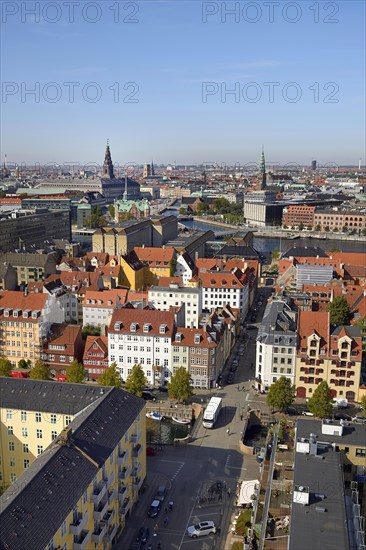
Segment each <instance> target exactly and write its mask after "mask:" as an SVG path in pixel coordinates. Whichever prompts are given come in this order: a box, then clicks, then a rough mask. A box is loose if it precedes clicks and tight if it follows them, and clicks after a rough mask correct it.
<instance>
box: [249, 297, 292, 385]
mask: <svg viewBox="0 0 366 550" xmlns="http://www.w3.org/2000/svg"><path fill="white" fill-rule="evenodd" d="M296 328H297V327H296V313H295V311H292V309H291V307H290V305H289V304H287V303H286V302H284V301H282V300H274V301H273V302H271V303H268V304H267V306H266V309H265V312H264V316H263V319H262V322H261V325H260V327H259V330H258V336H257V346H256V364H255V377H256V383H257V387H258V388H259V389H264V390H268V388H269V387H270V386H271V385H272V384H273V383H274V382H276V381H277V380H278V379H279V378H281V376H285V377H286V378H288V379H289V380H291V383H292V384H294V383H295V369H296V346H297V332H296Z"/></svg>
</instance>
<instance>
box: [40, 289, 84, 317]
mask: <svg viewBox="0 0 366 550" xmlns="http://www.w3.org/2000/svg"><path fill="white" fill-rule="evenodd" d="M43 293H44V294H48V295H49V296H54V297H55V298H56V300H57V301H58V302H59V304H60V307H61V309H62V310H63V312H64V315H65V323H70V322H72V321H74V322H77V321H78V299H77V296H76V294H75V293H74V292H71V291H70V290H68V289H67V288H66V287H65V286H64V285H63V284H62V282H61V280H60V279H56V280H54V281H50V282H49V283H45V284H44V285H43Z"/></svg>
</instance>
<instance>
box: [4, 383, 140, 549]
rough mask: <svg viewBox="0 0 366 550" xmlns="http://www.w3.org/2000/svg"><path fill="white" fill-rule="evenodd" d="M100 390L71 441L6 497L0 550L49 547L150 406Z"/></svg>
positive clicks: (57, 446) (55, 445) (54, 448)
mask: <svg viewBox="0 0 366 550" xmlns="http://www.w3.org/2000/svg"><path fill="white" fill-rule="evenodd" d="M17 381H18V380H17ZM54 384H55V385H57V384H56V383H54ZM68 385H69V386H79V384H68ZM100 390H102V391H104V394H102V395H101V394H100ZM98 391H99V399H98V400H97V401H95V402H94V403H93V404H92V405H91V406H89V407H87V408H86V409H84V410H83V411H82V412H81V413H80V414H79V415H78V416H77V417H76V418H75V420H74V421H73V422H72V423H71V424H70V426H69V427H70V428H72V430H73V433H72V436H71V441H70V443H67V444H66V445H65V444H62V442H61V440H60V438H58V439H56V440H55V441H53V442H52V444H51V445H50V446H49V447H48V449H46V451H45V452H44V453H43V454H42V455H41V456H40V457H38V458H37V459H36V460H35V461H34V462H33V464H32V465H31V466H30V468H28V469H27V470H26V471H25V472H24V473H23V474H22V476H21V477H20V478H19V479H18V480H17V482H15V483H14V484H13V485H12V486H11V487H10V488H9V489H8V491H6V493H4V495H3V497H2V501H1V503H0V549H1V550H2V549H9V550H25V549H26V550H40V549H43V548H45V547H46V546H47V544H48V543H49V541H50V540H51V538H52V537H53V535H54V534H55V532H56V531H57V530H58V529H59V528H60V526H61V524H62V522H63V521H64V519H65V518H66V516H67V515H68V514H69V513H70V512H71V510H72V509H73V507H74V506H75V504H76V503H77V501H78V500H79V499H80V498H81V496H82V495H83V493H84V492H85V490H86V489H87V487H88V486H89V485H90V483H91V482H92V480H93V479H94V477H95V475H96V473H97V471H98V469H99V468H100V467H101V465H102V464H103V463H104V462H105V460H106V459H107V458H108V457H109V456H110V454H111V453H112V451H113V450H114V449H115V447H116V446H117V444H118V442H119V441H121V439H122V437H123V436H124V434H125V433H126V431H127V430H128V429H129V428H130V426H131V425H132V423H133V422H134V420H135V418H136V416H137V415H138V414H139V413H140V412H141V411H142V410H143V408H144V406H145V403H144V401H143V400H142V399H140V398H138V397H135V396H134V395H131V394H129V393H127V392H125V391H124V390H119V389H116V388H106V387H100V386H99V387H98ZM75 399H76V400H78V398H77V397H75ZM78 447H79V449H80V450H79V449H78ZM88 457H89V458H90V460H89V458H88ZM95 463H97V464H98V466H96V465H95Z"/></svg>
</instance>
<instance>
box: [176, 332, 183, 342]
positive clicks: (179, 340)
mask: <svg viewBox="0 0 366 550" xmlns="http://www.w3.org/2000/svg"><path fill="white" fill-rule="evenodd" d="M175 341H176V342H181V341H182V333H181V332H177V334H176V335H175Z"/></svg>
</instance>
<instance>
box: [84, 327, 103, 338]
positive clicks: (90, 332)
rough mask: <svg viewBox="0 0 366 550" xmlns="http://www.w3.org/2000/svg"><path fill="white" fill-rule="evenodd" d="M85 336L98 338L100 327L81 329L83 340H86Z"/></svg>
mask: <svg viewBox="0 0 366 550" xmlns="http://www.w3.org/2000/svg"><path fill="white" fill-rule="evenodd" d="M87 336H100V327H96V326H94V325H85V326H84V327H83V338H84V339H86V337H87Z"/></svg>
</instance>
